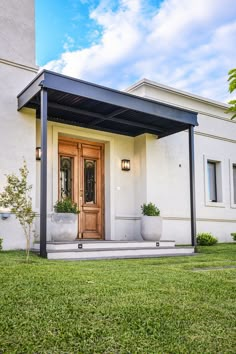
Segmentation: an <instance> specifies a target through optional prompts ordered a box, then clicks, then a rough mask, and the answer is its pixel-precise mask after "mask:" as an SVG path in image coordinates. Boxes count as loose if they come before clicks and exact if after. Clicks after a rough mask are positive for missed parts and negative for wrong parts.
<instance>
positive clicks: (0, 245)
mask: <svg viewBox="0 0 236 354" xmlns="http://www.w3.org/2000/svg"><path fill="white" fill-rule="evenodd" d="M2 241H3V239H2V238H0V251H1V250H2Z"/></svg>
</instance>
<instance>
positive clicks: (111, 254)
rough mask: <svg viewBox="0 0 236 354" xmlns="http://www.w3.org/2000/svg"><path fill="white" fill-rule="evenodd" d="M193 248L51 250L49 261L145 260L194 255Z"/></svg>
mask: <svg viewBox="0 0 236 354" xmlns="http://www.w3.org/2000/svg"><path fill="white" fill-rule="evenodd" d="M193 254H194V248H193V247H156V248H134V247H132V248H117V249H114V248H105V249H104V248H103V249H102V248H98V249H83V248H82V249H77V250H73V249H72V250H69V249H68V250H50V251H48V259H55V260H57V259H58V260H59V259H62V260H89V259H90V260H94V259H116V258H144V257H165V256H183V255H184V256H186V255H193Z"/></svg>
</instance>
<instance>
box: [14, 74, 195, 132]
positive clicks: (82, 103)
mask: <svg viewBox="0 0 236 354" xmlns="http://www.w3.org/2000/svg"><path fill="white" fill-rule="evenodd" d="M42 87H43V88H45V89H47V92H48V102H47V103H48V120H51V121H56V122H61V123H64V124H70V125H77V126H81V127H86V128H90V129H97V130H102V131H108V132H112V133H116V134H122V135H128V136H137V135H140V134H144V133H151V134H155V135H157V136H158V137H159V138H161V137H164V136H167V135H171V134H174V133H176V132H179V131H183V130H185V129H187V128H188V127H189V126H196V125H198V122H197V113H196V112H193V111H189V110H183V109H179V108H176V107H174V106H170V105H166V104H163V103H159V102H158V101H154V100H150V99H146V98H142V97H139V96H135V95H133V94H129V93H126V92H122V91H118V90H114V89H111V88H107V87H103V86H99V85H96V84H93V83H90V82H86V81H82V80H78V79H75V78H71V77H68V76H64V75H61V74H57V73H54V72H50V71H47V70H43V71H42V72H41V73H39V74H38V75H37V76H36V77H35V79H34V80H33V81H32V82H31V83H30V84H29V85H27V86H26V87H25V89H24V90H23V91H22V92H21V93H20V94H19V95H18V96H17V98H18V110H20V109H22V108H23V107H28V108H33V109H36V116H37V117H38V118H40V91H41V88H42Z"/></svg>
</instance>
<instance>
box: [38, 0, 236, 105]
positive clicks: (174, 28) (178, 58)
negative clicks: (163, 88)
mask: <svg viewBox="0 0 236 354" xmlns="http://www.w3.org/2000/svg"><path fill="white" fill-rule="evenodd" d="M235 38H236V1H235V0H224V1H222V0H36V57H37V64H38V65H40V66H41V67H46V68H48V69H50V70H53V71H57V72H60V73H63V74H65V75H69V76H74V77H78V78H81V79H84V80H87V81H92V82H95V83H98V84H102V85H106V86H110V87H113V88H118V89H124V88H125V87H128V86H129V85H131V84H133V83H134V82H136V81H138V80H140V79H141V78H144V77H146V78H148V79H150V80H153V81H157V82H160V83H162V84H166V85H170V86H173V87H175V88H178V89H181V90H185V91H188V92H192V93H195V94H198V95H202V96H205V97H209V98H213V99H216V100H221V101H227V100H228V99H230V98H231V99H232V97H230V96H229V93H228V85H227V72H228V70H229V69H231V68H233V67H236V59H235V58H236V55H235Z"/></svg>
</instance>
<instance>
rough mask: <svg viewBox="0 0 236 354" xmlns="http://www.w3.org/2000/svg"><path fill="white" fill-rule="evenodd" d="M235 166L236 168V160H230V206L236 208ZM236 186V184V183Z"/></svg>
mask: <svg viewBox="0 0 236 354" xmlns="http://www.w3.org/2000/svg"><path fill="white" fill-rule="evenodd" d="M234 167H235V168H236V161H235V160H229V176H230V207H231V208H232V209H236V203H235V200H234V193H235V190H234V173H233V169H234ZM235 188H236V184H235Z"/></svg>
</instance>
